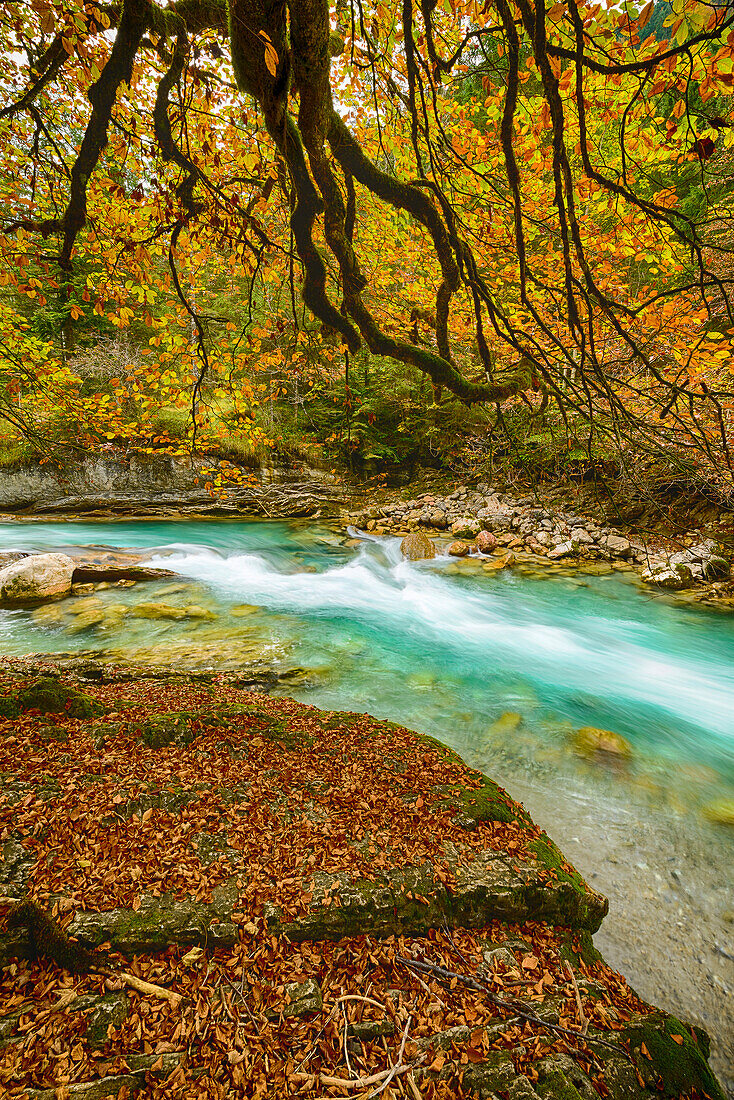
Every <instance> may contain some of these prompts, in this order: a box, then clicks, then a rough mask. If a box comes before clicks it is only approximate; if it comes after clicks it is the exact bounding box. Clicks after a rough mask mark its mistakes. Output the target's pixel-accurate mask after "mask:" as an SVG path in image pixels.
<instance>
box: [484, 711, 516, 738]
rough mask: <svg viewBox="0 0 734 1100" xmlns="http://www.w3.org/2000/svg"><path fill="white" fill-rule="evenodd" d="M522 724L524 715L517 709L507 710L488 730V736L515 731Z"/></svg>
mask: <svg viewBox="0 0 734 1100" xmlns="http://www.w3.org/2000/svg"><path fill="white" fill-rule="evenodd" d="M521 725H522V715H521V714H517V712H516V711H512V710H507V711H505V713H504V714H501V715H500V716H499V718H498V719H497V721H496V722H493V723H492V725H491V726H490V727H489V729H488V730H487V736H489V737H498V736H501V735H502V734H505V733H514V732H515V730H516V729H518V727H519V726H521Z"/></svg>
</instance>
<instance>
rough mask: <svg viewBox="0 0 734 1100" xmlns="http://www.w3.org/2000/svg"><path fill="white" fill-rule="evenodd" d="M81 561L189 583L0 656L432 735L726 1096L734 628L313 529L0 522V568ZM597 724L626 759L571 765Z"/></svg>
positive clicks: (600, 579)
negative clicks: (297, 702) (694, 1047)
mask: <svg viewBox="0 0 734 1100" xmlns="http://www.w3.org/2000/svg"><path fill="white" fill-rule="evenodd" d="M91 544H94V545H97V546H99V545H106V546H110V547H128V548H130V547H138V548H139V547H147V548H149V549H150V550H151V556H152V560H153V561H154V562H158V563H159V564H160V565H162V566H165V567H166V568H167V569H170V570H173V571H175V572H176V573H177V574H180V575H181V578H182V579H181V581H178V580H177V581H174V582H171V581H161V582H154V583H150V584H146V585H144V586H143V585H137V586H136V587H134V588H117V587H113V586H111V587H109V588H105V589H104V590H102V591H100V590H98V591H96V592H95V593H94V595H93V596H92V597H91V599H90V598H88V599H87V600H86V602H82V600H77V601H74V600H67V601H63V602H62V603H59V604H51V605H47V606H45V607H43V608H41V609H38V610H37V611H35V612H33V611H26V610H13V611H7V610H6V611H0V651H1V652H2V653H5V654H8V655H20V654H30V653H46V654H51V653H62V652H63V653H86V654H92V653H94V654H101V655H104V656H105V658H106V659H108V660H111V661H114V660H117V661H140V662H145V661H151V662H155V663H171V664H174V665H175V666H176V667H179V668H196V667H207V668H215V669H226V668H230V669H231V668H240V667H243V666H244V665H246V664H247V663H249V662H252V661H256V660H262V661H267V662H269V663H271V664H274V665H275V666H276V667H279V668H282V669H283V670H285V669H293V668H294V667H298V668H301V669H303V670H304V672H302V673H299V674H296V675H292V676H291V677H290V679H289V681H288V687H287V690H288V693H289V694H291V695H294V696H295V697H296V698H299V699H302V700H304V701H306V702H309V703H312V704H314V705H316V706H319V707H327V708H334V709H340V710H358V711H367V712H369V713H371V714H374V715H376V716H377V717H380V718H389V719H392V720H394V721H398V722H401V723H403V724H405V725H407V726H410V727H412V728H414V729H419V730H423V731H425V732H427V733H431V734H433V735H434V736H436V737H438V738H440V739H441V740H442V741H444V742H445V743H446V744H448V745H450V746H451V747H452V748H455V749H456V750H457V751H458V752H459V753H461V755H462V756H463V757H464V759H465V760H466V761H467V762H468V763H469V764H471V765H473V766H474V767H477V768H481V769H482V770H484V771H486V772H487V773H488V774H489V775H491V776H492V778H494V779H496V780H497V781H498V782H499V783H501V784H502V785H503V786H505V787H506V788H507V789H508V790H509V791H510V793H511V794H512V795H513V796H514V797H516V798H518V799H520V800H521V801H523V802H524V804H525V805H526V807H527V808H528V810H529V811H530V813H531V814H532V816H533V817H534V818H535V819H536V821H537V822H538V823H539V824H540V825H542V826H543V827H544V828H545V829H546V830H547V831H548V832H549V833H550V835H551V836H552V837H553V838H554V839H555V840H556V841H557V842H558V843H559V844H560V846H561V848H562V849H563V850H564V852H565V854H566V855H567V856H568V858H569V859H570V860H571V861H572V862H573V863H575V864H576V866H577V867H578V868H579V870H580V871H582V873H584V874H585V875H586V876H587V878H588V879H589V881H590V882H591V884H592V885H593V886H594V887H595V888H596V889H597V890H600V891H602V892H604V893H606V894H607V895H608V896H609V897H610V902H611V911H610V916H609V917H608V918H607V920H606V922H605V925H604V927H603V928H602V930H601V931H600V932H599V933H598V934H597V936H596V938H595V939H596V942H597V945H598V946H599V947H600V948H601V950H602V951H604V953H605V956H606V957H607V959H608V961H609V962H611V963H612V964H613V965H615V966H616V967H617V968H618V969H620V970H621V971H622V972H623V973H624V974H626V975H627V976H628V978H629V979H630V981H631V982H632V984H633V985H635V987H636V988H637V989H638V991H639V992H640V993H641V994H642V995H643V996H645V997H648V998H649V999H651V1000H654V1001H655V1002H656V1003H658V1004H659V1005H661V1006H662V1007H664V1008H668V1009H669V1010H671V1011H675V1012H678V1013H680V1014H683V1015H685V1016H687V1017H688V1018H691V1019H695V1020H697V1021H698V1022H700V1023H702V1024H703V1025H704V1026H706V1027H707V1028H708V1029H709V1030H710V1031H711V1032H712V1034H713V1035H714V1039H715V1043H716V1050H715V1055H714V1059H713V1063H714V1065H716V1067H717V1069H718V1072H719V1073H720V1074H721V1075H722V1077H724V1078H726V1077H727V1065H728V1067H729V1071H730V1072H731V1070H730V1067H731V1064H732V1062H733V1061H734V1052H733V1051H732V1047H731V1036H732V1035H733V1034H734V1011H732V991H733V989H734V969H733V968H732V956H733V955H734V947H733V946H732V943H731V932H732V928H733V927H734V925H733V924H732V921H734V897H733V896H732V891H731V888H732V880H731V867H732V858H731V857H732V837H733V836H734V830H732V829H731V827H727V826H724V825H719V824H716V822H715V821H713V820H711V818H712V817H714V816H715V814H716V811H715V807H716V805H717V804H721V803H723V802H724V801H726V800H731V799H734V617H733V616H731V615H724V614H720V613H717V612H712V611H706V610H703V609H700V608H695V607H691V606H682V605H680V604H677V603H675V602H673V601H671V600H668V599H665V598H661V597H657V596H655V595H654V594H653V593H651V591H650V590H649V589H646V590H643V589H641V588H640V586H639V585H638V583H637V582H636V581H635V579H634V577H633V575H631V574H620V573H611V574H610V575H604V576H596V575H592V574H589V575H585V574H582V573H578V574H576V575H562V576H558V575H550V574H548V575H545V576H543V575H542V572H540V573H539V572H538V571H534V572H533V573H532V575H526V574H525V573H523V571H522V570H515V571H509V570H504V571H502V572H498V573H497V572H496V573H487V572H485V571H483V570H482V568H481V565H480V564H479V563H477V562H472V561H470V562H456V561H454V560H452V559H448V558H437V559H435V560H434V561H431V562H421V563H408V562H403V561H402V560H401V555H400V551H399V542H398V540H397V539H392V538H380V539H373V538H364V539H350V540H345V539H344V538H343V537H342V536H340V535H338V534H335V533H334V532H333V531H331V530H329V529H327V528H325V527H319V526H317V525H314V524H305V523H285V522H275V521H273V522H260V521H258V522H256V521H189V520H185V521H184V520H182V521H158V520H155V521H119V522H99V523H97V522H78V523H46V522H42V523H41V522H16V523H8V524H4V525H0V550H6V549H22V550H39V549H46V550H48V549H63V548H64V547H69V548H71V547H81V546H88V545H91ZM141 604H143V605H145V606H146V607H147V610H146V611H145V612H144V615H142V616H141V615H140V614H139V612H140V608H141ZM74 605H76V608H77V611H76V613H72V609H73V608H74ZM166 609H168V610H166ZM176 616H179V617H176ZM588 726H592V727H596V728H602V729H605V730H611V731H613V732H614V733H616V734H619V735H621V736H622V737H623V738H624V739H625V740H626V741H627V743H628V745H629V747H630V756H629V759H627V758H625V757H623V756H618V757H614V756H609V757H607V758H599V757H598V756H597V757H591V758H589V756H588V755H586V754H584V753H583V752H582V751H581V750H582V746H581V744H580V742H579V738H578V735H577V732H576V731H577V730H578V729H579V728H582V727H588ZM605 760H606V763H605V762H604V761H605ZM727 1084H728V1086H729V1088H730V1089H732V1088H734V1083H733V1082H732V1080H731V1078H729V1080H728V1081H727Z"/></svg>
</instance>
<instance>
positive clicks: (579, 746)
mask: <svg viewBox="0 0 734 1100" xmlns="http://www.w3.org/2000/svg"><path fill="white" fill-rule="evenodd" d="M573 747H574V752H576V753H577V754H578V755H579V756H584V757H586V758H587V759H592V760H593V759H598V760H604V759H605V758H606V759H612V760H618V761H619V760H629V759H631V757H632V747H631V745H630V744H629V742H628V741H626V740H625V738H624V737H622V736H621V734H619V733H613V732H612V731H611V730H602V729H597V728H596V727H595V726H583V727H582V728H581V729H578V730H576V732H575V733H574V735H573Z"/></svg>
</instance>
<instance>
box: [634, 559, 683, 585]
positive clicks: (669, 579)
mask: <svg viewBox="0 0 734 1100" xmlns="http://www.w3.org/2000/svg"><path fill="white" fill-rule="evenodd" d="M641 576H642V579H643V581H644V582H645V584H655V585H657V586H658V588H668V589H670V590H672V591H673V592H677V591H679V590H680V589H681V588H688V586H689V585H690V584H691V582H692V580H693V572H692V570H691V567H690V565H684V564H683V563H682V562H681V563H680V564H678V565H665V564H659V565H651V566H650V567H649V569H643V571H642V574H641Z"/></svg>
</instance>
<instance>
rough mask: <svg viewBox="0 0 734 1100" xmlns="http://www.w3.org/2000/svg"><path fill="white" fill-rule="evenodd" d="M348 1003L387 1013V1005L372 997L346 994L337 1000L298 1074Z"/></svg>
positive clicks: (302, 1062) (309, 1075) (297, 1068)
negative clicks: (351, 1002) (334, 1018)
mask: <svg viewBox="0 0 734 1100" xmlns="http://www.w3.org/2000/svg"><path fill="white" fill-rule="evenodd" d="M370 988H371V985H370ZM346 1001H361V1002H362V1003H363V1004H367V1005H374V1007H375V1008H381V1009H382V1010H383V1012H387V1008H386V1006H385V1005H383V1004H381V1003H380V1001H373V1000H372V998H371V997H362V996H360V995H359V994H358V993H345V994H344V996H343V997H339V998H338V999H337V1001H336V1003H335V1004H334V1007H333V1008H332V1010H331V1012H330V1013H329V1015H328V1016H327V1017H326V1020H325V1021H324V1024H323V1027H322V1028H321V1030H320V1031H319V1033H318V1035H317V1036H316V1038H315V1039H314V1041H313V1043H312V1044H311V1048H310V1050H309V1051H308V1053H307V1054H305V1055H304V1057H303V1058H302V1059H301V1061H300V1062H299V1063H298V1066H297V1067H296V1073H298V1070H300V1068H301V1066H305V1064H306V1062H307V1061H308V1060H309V1058H312V1057H313V1055H314V1052H315V1050H316V1044H317V1043H318V1041H319V1039H320V1038H321V1036H322V1035H323V1034H324V1032H325V1031H326V1029H327V1027H328V1026H329V1022H330V1021H331V1019H332V1018H333V1016H334V1014H335V1013H336V1012H338V1011H339V1006H340V1005H341V1004H344V1003H345V1002H346ZM301 1076H303V1074H301ZM307 1076H308V1077H312V1076H313V1074H311V1073H309V1074H307Z"/></svg>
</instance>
